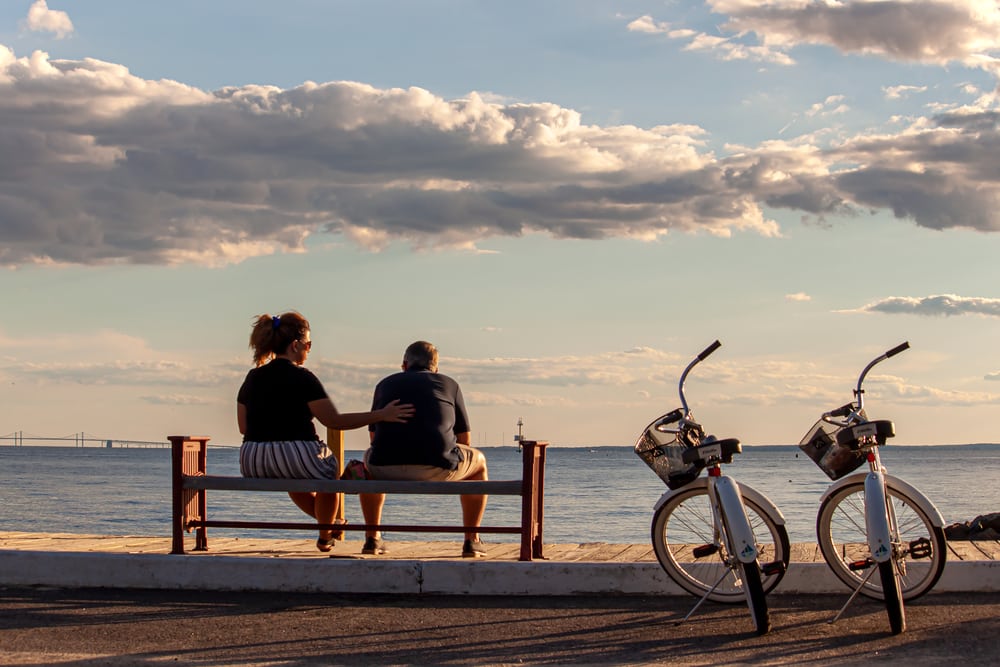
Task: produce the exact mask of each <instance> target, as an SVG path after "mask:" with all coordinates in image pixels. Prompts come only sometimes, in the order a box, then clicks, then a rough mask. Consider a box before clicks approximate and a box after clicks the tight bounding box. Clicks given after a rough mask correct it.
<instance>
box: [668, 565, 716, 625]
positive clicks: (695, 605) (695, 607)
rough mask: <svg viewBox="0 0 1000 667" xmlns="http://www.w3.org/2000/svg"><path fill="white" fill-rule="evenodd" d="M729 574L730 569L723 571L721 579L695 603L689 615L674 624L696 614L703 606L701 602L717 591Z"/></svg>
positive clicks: (678, 623)
mask: <svg viewBox="0 0 1000 667" xmlns="http://www.w3.org/2000/svg"><path fill="white" fill-rule="evenodd" d="M728 575H729V570H726V571H725V572H723V573H722V576H721V577H719V580H718V581H717V582H715V584H714V585H713V586H712V587H711V588H709V589H708V591H707V592H706V593H705V594H704V595H702V596H701V599H700V600H698V601H697V602H695V603H694V606H693V607H691V611H689V612H688V613H687V616H685V617H684V618H682V619H681V620H679V621H676V622H674V625H680V624H681V623H683V622H684V621H686V620H688V619H689V618H691V615H692V614H694V612H696V611H698V607H700V606H701V603H702V602H704V601H705V600H707V599H708V596H709V595H711V594H712V593H714V592H715V589H716V588H718V587H719V584H721V583H722V580H723V579H725V578H726V576H728Z"/></svg>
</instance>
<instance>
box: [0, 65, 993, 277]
mask: <svg viewBox="0 0 1000 667" xmlns="http://www.w3.org/2000/svg"><path fill="white" fill-rule="evenodd" d="M995 113H996V112H995V110H994V109H992V108H977V109H967V110H957V111H953V112H949V113H948V114H946V115H941V116H938V117H937V118H935V119H918V120H917V121H915V122H914V124H913V125H912V126H911V127H909V128H905V129H904V130H902V131H900V133H899V134H896V135H884V136H878V137H872V136H861V137H858V138H855V139H847V140H843V141H841V142H840V143H839V144H838V145H837V146H836V147H833V148H825V147H822V146H819V145H815V144H814V143H812V142H811V141H810V140H808V139H806V138H803V139H800V140H797V141H776V142H767V143H765V144H762V145H760V146H756V147H734V148H733V149H732V150H731V153H730V154H729V155H721V156H717V155H715V154H712V153H710V152H708V151H707V150H705V149H704V148H703V147H702V143H701V142H702V136H701V135H702V134H703V132H702V130H701V129H700V128H697V127H691V126H664V127H656V128H651V129H642V128H636V127H630V126H619V127H600V126H587V125H583V124H582V123H581V122H580V116H579V114H578V113H577V112H575V111H573V110H570V109H565V108H561V107H558V106H556V105H552V104H546V103H538V104H493V103H488V102H486V101H484V100H482V99H481V98H480V97H478V96H477V95H475V94H472V95H470V96H469V97H468V98H467V99H460V100H450V101H449V100H444V99H442V98H439V97H436V96H434V95H433V94H431V93H430V92H428V91H426V90H422V89H416V88H411V89H406V90H403V89H388V90H386V89H377V88H374V87H372V86H368V85H364V84H360V83H351V82H332V83H325V84H314V83H307V84H303V85H301V86H299V87H297V88H293V89H288V90H285V89H279V88H275V87H267V86H244V87H239V88H225V89H222V90H219V91H216V92H214V93H207V92H204V91H200V90H197V89H194V88H191V87H188V86H184V85H183V84H180V83H177V82H173V81H147V80H143V79H139V78H137V77H134V76H132V75H131V74H130V73H129V72H128V70H127V69H125V68H124V67H121V66H119V65H114V64H111V63H102V62H99V61H93V60H84V61H65V60H63V61H50V60H49V59H48V58H47V57H46V56H45V54H41V53H35V54H33V55H32V56H30V57H27V58H17V57H15V56H14V54H13V53H12V52H10V51H9V50H7V49H6V48H4V47H0V264H7V265H18V264H25V263H32V262H65V263H80V264H100V263H143V264H171V263H184V262H191V263H204V264H222V263H229V262H238V261H241V260H242V259H245V258H247V257H252V256H256V255H261V254H268V253H274V252H285V251H292V252H294V251H301V250H302V249H304V247H305V241H306V239H307V238H308V237H309V236H310V235H316V234H327V233H328V234H338V235H343V236H345V237H347V238H349V239H351V240H353V241H354V242H356V243H358V244H360V245H362V246H364V247H367V248H369V249H372V250H378V249H379V248H381V247H383V246H384V245H386V244H388V243H391V242H394V241H404V242H408V243H412V244H414V245H417V246H433V245H454V246H464V247H470V246H473V245H475V244H476V243H477V242H480V241H482V240H483V239H485V238H489V237H491V236H519V235H522V234H525V233H531V232H541V233H546V234H549V235H551V236H553V237H557V238H574V239H602V238H609V237H631V238H640V239H654V238H656V237H658V236H660V235H663V234H666V233H669V232H671V231H698V230H707V231H710V232H711V233H713V234H720V235H728V234H731V233H732V232H733V231H734V230H747V231H753V232H756V233H759V234H764V235H777V234H778V233H779V230H778V226H777V224H776V223H775V222H774V221H773V220H770V219H769V218H768V216H767V213H766V210H767V209H768V208H783V209H789V210H793V211H798V212H801V213H803V214H806V215H809V216H813V217H816V218H820V219H822V218H823V217H824V216H827V215H834V214H836V215H843V214H852V213H856V212H858V211H862V210H889V211H892V212H893V214H895V215H896V216H898V217H901V218H905V219H909V220H913V221H915V222H916V223H917V224H920V225H923V226H926V227H931V228H935V229H942V228H947V227H968V228H972V229H977V230H981V231H995V230H997V229H998V226H1000V222H998V218H997V214H996V211H997V206H996V201H997V197H998V194H1000V189H998V187H1000V173H998V169H1000V166H998V163H997V161H996V160H995V159H994V156H995V154H996V150H995V148H996V146H997V143H998V139H1000V133H998V130H997V125H996V123H995V122H993V119H994V114H995Z"/></svg>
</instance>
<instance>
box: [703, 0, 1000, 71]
mask: <svg viewBox="0 0 1000 667" xmlns="http://www.w3.org/2000/svg"><path fill="white" fill-rule="evenodd" d="M708 5H709V6H710V7H711V8H712V11H714V12H715V13H718V14H723V15H725V16H726V21H725V23H724V24H723V26H722V27H723V29H725V30H728V31H730V32H733V33H736V34H743V35H745V34H754V35H756V36H757V37H758V38H759V39H760V41H761V43H762V44H763V45H765V46H767V47H770V48H774V49H779V50H788V49H792V48H794V47H798V46H803V45H808V44H812V45H823V46H829V47H832V48H835V49H837V50H839V51H841V52H843V53H857V54H864V55H873V56H878V57H882V58H887V59H890V60H896V61H902V62H919V63H926V64H934V65H947V64H949V63H962V64H964V65H967V66H971V67H983V68H986V69H990V70H992V71H997V70H996V65H997V61H996V58H995V56H994V54H995V53H996V52H997V51H998V49H1000V7H998V6H997V4H996V3H994V2H982V0H853V1H852V0H845V1H842V2H805V1H804V0H708Z"/></svg>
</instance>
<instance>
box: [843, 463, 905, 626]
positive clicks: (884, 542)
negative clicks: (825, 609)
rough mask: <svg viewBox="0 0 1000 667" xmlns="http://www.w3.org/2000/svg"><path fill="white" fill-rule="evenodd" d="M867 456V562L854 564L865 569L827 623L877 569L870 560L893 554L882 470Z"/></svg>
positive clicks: (881, 559)
mask: <svg viewBox="0 0 1000 667" xmlns="http://www.w3.org/2000/svg"><path fill="white" fill-rule="evenodd" d="M868 457H869V458H868V462H869V464H870V465H871V467H872V470H871V471H870V472H869V473H868V474H867V475H866V476H865V534H866V537H867V538H868V551H869V553H870V554H871V556H870V557H869V559H868V560H867V561H862V562H861V563H859V564H858V569H861V568H862V567H864V568H865V569H867V570H868V572H867V574H865V576H864V578H863V579H862V580H861V582H860V583H859V584H858V586H857V588H855V589H854V591H853V592H852V593H851V596H850V597H849V598H847V602H845V603H844V606H843V607H841V608H840V611H838V612H837V615H836V616H834V617H833V618H832V619H830V623H834V622H836V621H837V619H839V618H840V617H841V616H842V615H843V613H844V612H845V611H846V610H847V607H848V606H849V605H850V604H851V602H853V601H854V598H856V597H857V596H858V593H860V592H861V589H862V588H864V586H865V585H866V584H867V583H868V580H869V579H871V578H872V575H873V574H875V572H876V571H877V570H878V568H877V567H871V565H872V564H873V562H872V561H874V564H877V563H884V562H886V561H888V560H891V559H892V558H893V555H894V553H895V552H894V547H893V534H892V529H891V528H890V522H892V523H895V520H894V518H892V517H891V516H890V513H891V512H892V507H891V506H890V505H889V498H888V496H887V494H886V490H885V473H884V472H883V471H882V467H881V465H879V464H878V459H877V458H876V457H875V455H874V454H873V453H872V452H869V454H868ZM894 567H895V566H894ZM852 569H853V568H852Z"/></svg>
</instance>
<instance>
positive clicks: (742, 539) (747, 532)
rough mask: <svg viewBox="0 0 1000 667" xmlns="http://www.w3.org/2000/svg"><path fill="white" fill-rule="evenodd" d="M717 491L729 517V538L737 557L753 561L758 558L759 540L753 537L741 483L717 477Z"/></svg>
mask: <svg viewBox="0 0 1000 667" xmlns="http://www.w3.org/2000/svg"><path fill="white" fill-rule="evenodd" d="M715 492H716V494H718V496H719V504H720V505H721V506H722V511H723V513H725V515H726V517H728V519H729V520H728V521H727V522H726V523H727V524H728V526H729V540H730V542H731V548H732V551H733V553H735V554H736V557H737V558H738V559H740V562H742V563H752V562H754V561H755V560H757V540H755V539H754V537H753V530H752V529H751V528H750V520H749V519H748V518H747V512H746V510H745V509H744V508H743V498H742V496H741V495H740V488H739V485H738V484H737V483H736V482H734V481H733V480H732V479H730V478H729V477H717V478H716V479H715Z"/></svg>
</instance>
